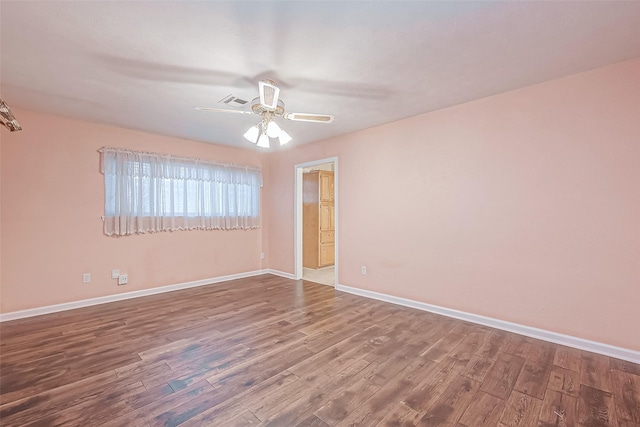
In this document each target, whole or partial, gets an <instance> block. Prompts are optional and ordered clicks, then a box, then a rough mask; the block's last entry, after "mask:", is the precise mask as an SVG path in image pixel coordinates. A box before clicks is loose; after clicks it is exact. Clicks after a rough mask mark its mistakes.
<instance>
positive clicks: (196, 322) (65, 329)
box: [0, 275, 640, 427]
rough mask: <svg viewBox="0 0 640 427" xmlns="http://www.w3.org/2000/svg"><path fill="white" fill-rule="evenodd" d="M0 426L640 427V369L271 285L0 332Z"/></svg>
mask: <svg viewBox="0 0 640 427" xmlns="http://www.w3.org/2000/svg"><path fill="white" fill-rule="evenodd" d="M0 327H1V331H0V332H1V334H2V335H1V340H0V342H1V347H0V348H1V357H2V360H1V362H0V367H1V372H0V375H1V378H0V380H1V386H0V387H1V406H0V420H1V421H0V424H1V425H2V426H7V427H8V426H58V425H69V426H102V425H106V426H177V425H181V426H207V425H210V426H236V425H252V426H255V425H266V426H285V427H288V426H307V427H311V426H315V427H326V426H347V425H358V426H367V427H368V426H413V425H423V426H459V427H479V426H541V427H542V426H544V427H547V426H588V427H598V426H603V427H604V426H607V427H610V426H618V427H638V426H640V365H634V364H632V363H628V362H623V361H620V360H615V359H610V358H608V357H604V356H600V355H596V354H593V353H587V352H581V351H578V350H574V349H571V348H567V347H562V346H558V345H553V344H549V343H546V342H543V341H538V340H534V339H530V338H526V337H522V336H518V335H515V334H511V333H507V332H503V331H499V330H494V329H490V328H486V327H482V326H477V325H473V324H470V323H465V322H462V321H458V320H454V319H450V318H446V317H441V316H437V315H434V314H430V313H426V312H421V311H417V310H413V309H409V308H405V307H400V306H395V305H392V304H387V303H382V302H378V301H374V300H369V299H364V298H361V297H356V296H353V295H350V294H345V293H341V292H337V291H335V290H334V289H333V288H331V287H328V286H323V285H318V284H314V283H310V282H295V281H292V280H287V279H283V278H279V277H276V276H271V275H264V276H258V277H254V278H250V279H243V280H236V281H233V282H227V283H224V284H217V285H212V286H205V287H199V288H193V289H189V290H184V291H178V292H171V293H165V294H161V295H155V296H150V297H144V298H138V299H133V300H127V301H121V302H117V303H112V304H105V305H99V306H94V307H88V308H83V309H79V310H74V311H67V312H63V313H58V314H51V315H45V316H40V317H37V318H30V319H23V320H18V321H13V322H6V323H3V324H2V325H1V326H0Z"/></svg>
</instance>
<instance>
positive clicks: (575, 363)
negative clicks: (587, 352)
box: [553, 346, 582, 372]
mask: <svg viewBox="0 0 640 427" xmlns="http://www.w3.org/2000/svg"><path fill="white" fill-rule="evenodd" d="M553 364H554V365H556V366H560V367H561V368H564V369H568V370H569V371H574V372H580V370H581V367H582V355H581V352H580V350H577V349H575V348H571V347H565V346H557V348H556V355H555V356H554V358H553Z"/></svg>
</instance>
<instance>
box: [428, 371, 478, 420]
mask: <svg viewBox="0 0 640 427" xmlns="http://www.w3.org/2000/svg"><path fill="white" fill-rule="evenodd" d="M479 385H480V383H478V382H477V381H473V380H470V379H469V378H465V377H463V376H461V375H458V376H457V377H456V378H454V379H453V380H452V381H451V382H450V383H449V385H448V386H447V388H446V389H445V390H444V392H443V393H442V395H441V396H440V397H439V398H438V399H437V400H436V401H435V402H434V404H433V405H432V406H431V407H430V408H429V410H428V411H427V412H426V413H425V414H424V416H423V417H422V418H420V421H419V422H418V425H419V426H454V425H455V424H456V423H457V422H458V420H459V419H460V417H461V416H462V414H463V413H464V411H465V410H466V409H467V407H468V406H469V404H470V403H471V401H472V400H473V398H474V397H475V395H476V393H477V391H478V388H479Z"/></svg>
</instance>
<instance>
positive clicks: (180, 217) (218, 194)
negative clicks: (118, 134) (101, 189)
mask: <svg viewBox="0 0 640 427" xmlns="http://www.w3.org/2000/svg"><path fill="white" fill-rule="evenodd" d="M100 152H101V153H102V172H103V173H104V183H105V221H104V232H105V234H107V235H109V236H111V235H118V236H123V235H128V234H135V233H149V232H156V231H171V230H192V229H206V230H212V229H225V230H227V229H247V228H257V227H259V226H260V187H261V186H262V172H261V171H260V169H257V168H253V167H250V166H239V165H233V164H225V163H215V162H207V161H203V160H198V159H188V158H182V157H175V156H169V155H163V154H155V153H143V152H137V151H129V150H123V149H117V148H102V149H101V150H100Z"/></svg>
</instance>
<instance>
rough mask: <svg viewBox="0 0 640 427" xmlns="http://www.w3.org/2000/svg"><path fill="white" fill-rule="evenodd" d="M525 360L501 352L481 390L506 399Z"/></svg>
mask: <svg viewBox="0 0 640 427" xmlns="http://www.w3.org/2000/svg"><path fill="white" fill-rule="evenodd" d="M523 365H524V360H523V359H522V358H521V357H517V356H511V355H510V354H507V353H503V354H501V355H500V356H499V357H498V359H497V360H496V363H495V364H494V365H493V367H492V368H491V370H490V371H489V372H488V373H487V376H486V377H485V379H484V381H483V383H482V386H481V388H480V390H482V391H484V392H486V393H489V394H490V395H492V396H495V397H498V398H500V399H503V400H506V399H507V398H508V397H509V395H510V394H511V390H513V386H514V385H515V383H516V380H517V379H518V376H519V375H520V371H521V370H522V366H523Z"/></svg>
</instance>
